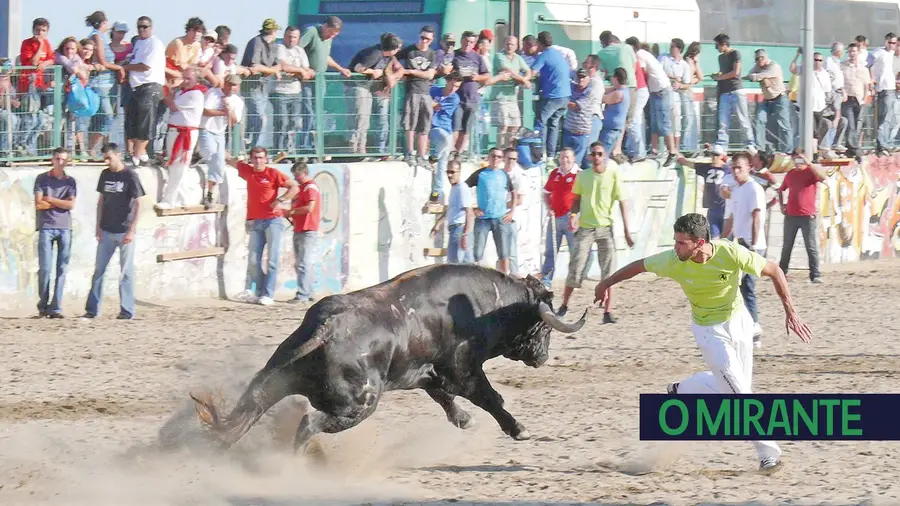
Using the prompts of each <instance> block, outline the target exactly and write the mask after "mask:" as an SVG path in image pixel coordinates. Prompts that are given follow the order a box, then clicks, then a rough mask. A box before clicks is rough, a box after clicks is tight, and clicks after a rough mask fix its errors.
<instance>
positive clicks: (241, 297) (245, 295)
mask: <svg viewBox="0 0 900 506" xmlns="http://www.w3.org/2000/svg"><path fill="white" fill-rule="evenodd" d="M232 299H233V300H236V301H238V302H247V303H249V304H256V302H257V298H256V295H255V294H253V293H252V292H250V290H244V291H242V292H240V293H238V294H237V295H235V296H234V297H232Z"/></svg>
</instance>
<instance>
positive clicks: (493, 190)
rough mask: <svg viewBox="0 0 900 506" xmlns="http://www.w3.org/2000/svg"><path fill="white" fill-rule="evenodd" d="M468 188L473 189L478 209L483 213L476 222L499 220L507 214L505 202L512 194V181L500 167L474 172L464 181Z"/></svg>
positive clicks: (485, 168)
mask: <svg viewBox="0 0 900 506" xmlns="http://www.w3.org/2000/svg"><path fill="white" fill-rule="evenodd" d="M466 184H467V185H469V187H473V186H474V187H475V194H476V196H477V197H478V208H479V209H481V210H482V212H484V215H483V216H478V217H476V219H478V220H492V219H500V218H503V216H504V215H505V214H506V213H508V212H509V209H508V208H507V207H506V201H507V199H508V198H509V194H510V193H512V192H513V184H512V179H510V178H509V174H507V173H506V171H505V170H503V168H502V167H499V168H497V169H489V168H487V167H484V168H481V169H478V170H476V171H475V172H473V173H472V175H471V176H469V179H466Z"/></svg>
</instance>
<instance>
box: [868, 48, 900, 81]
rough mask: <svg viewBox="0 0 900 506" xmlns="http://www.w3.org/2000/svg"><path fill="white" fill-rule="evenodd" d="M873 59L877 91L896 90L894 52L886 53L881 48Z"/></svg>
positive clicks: (874, 54) (876, 51)
mask: <svg viewBox="0 0 900 506" xmlns="http://www.w3.org/2000/svg"><path fill="white" fill-rule="evenodd" d="M872 58H873V63H872V77H874V78H875V91H889V90H896V89H897V84H896V83H897V80H896V78H895V77H894V52H893V51H890V52H889V51H885V49H884V48H883V47H880V48H878V49H877V50H875V51H874V52H873V53H872Z"/></svg>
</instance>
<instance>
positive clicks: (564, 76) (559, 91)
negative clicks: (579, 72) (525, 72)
mask: <svg viewBox="0 0 900 506" xmlns="http://www.w3.org/2000/svg"><path fill="white" fill-rule="evenodd" d="M531 70H533V71H535V72H540V76H539V77H538V86H539V87H540V89H541V98H548V99H549V98H568V97H570V96H571V95H572V84H571V83H572V69H570V68H569V62H567V61H566V57H565V56H563V54H562V52H560V51H559V50H557V49H554V48H552V47H548V48H547V49H545V50H544V51H543V52H542V53H541V54H539V55H538V57H537V58H535V60H534V63H533V64H531Z"/></svg>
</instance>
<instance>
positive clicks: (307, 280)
mask: <svg viewBox="0 0 900 506" xmlns="http://www.w3.org/2000/svg"><path fill="white" fill-rule="evenodd" d="M318 235H319V233H318V232H296V231H295V232H294V270H295V271H296V272H297V298H298V299H309V298H310V297H312V281H313V276H312V274H313V272H312V271H313V262H314V261H315V252H316V237H317V236H318Z"/></svg>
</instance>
